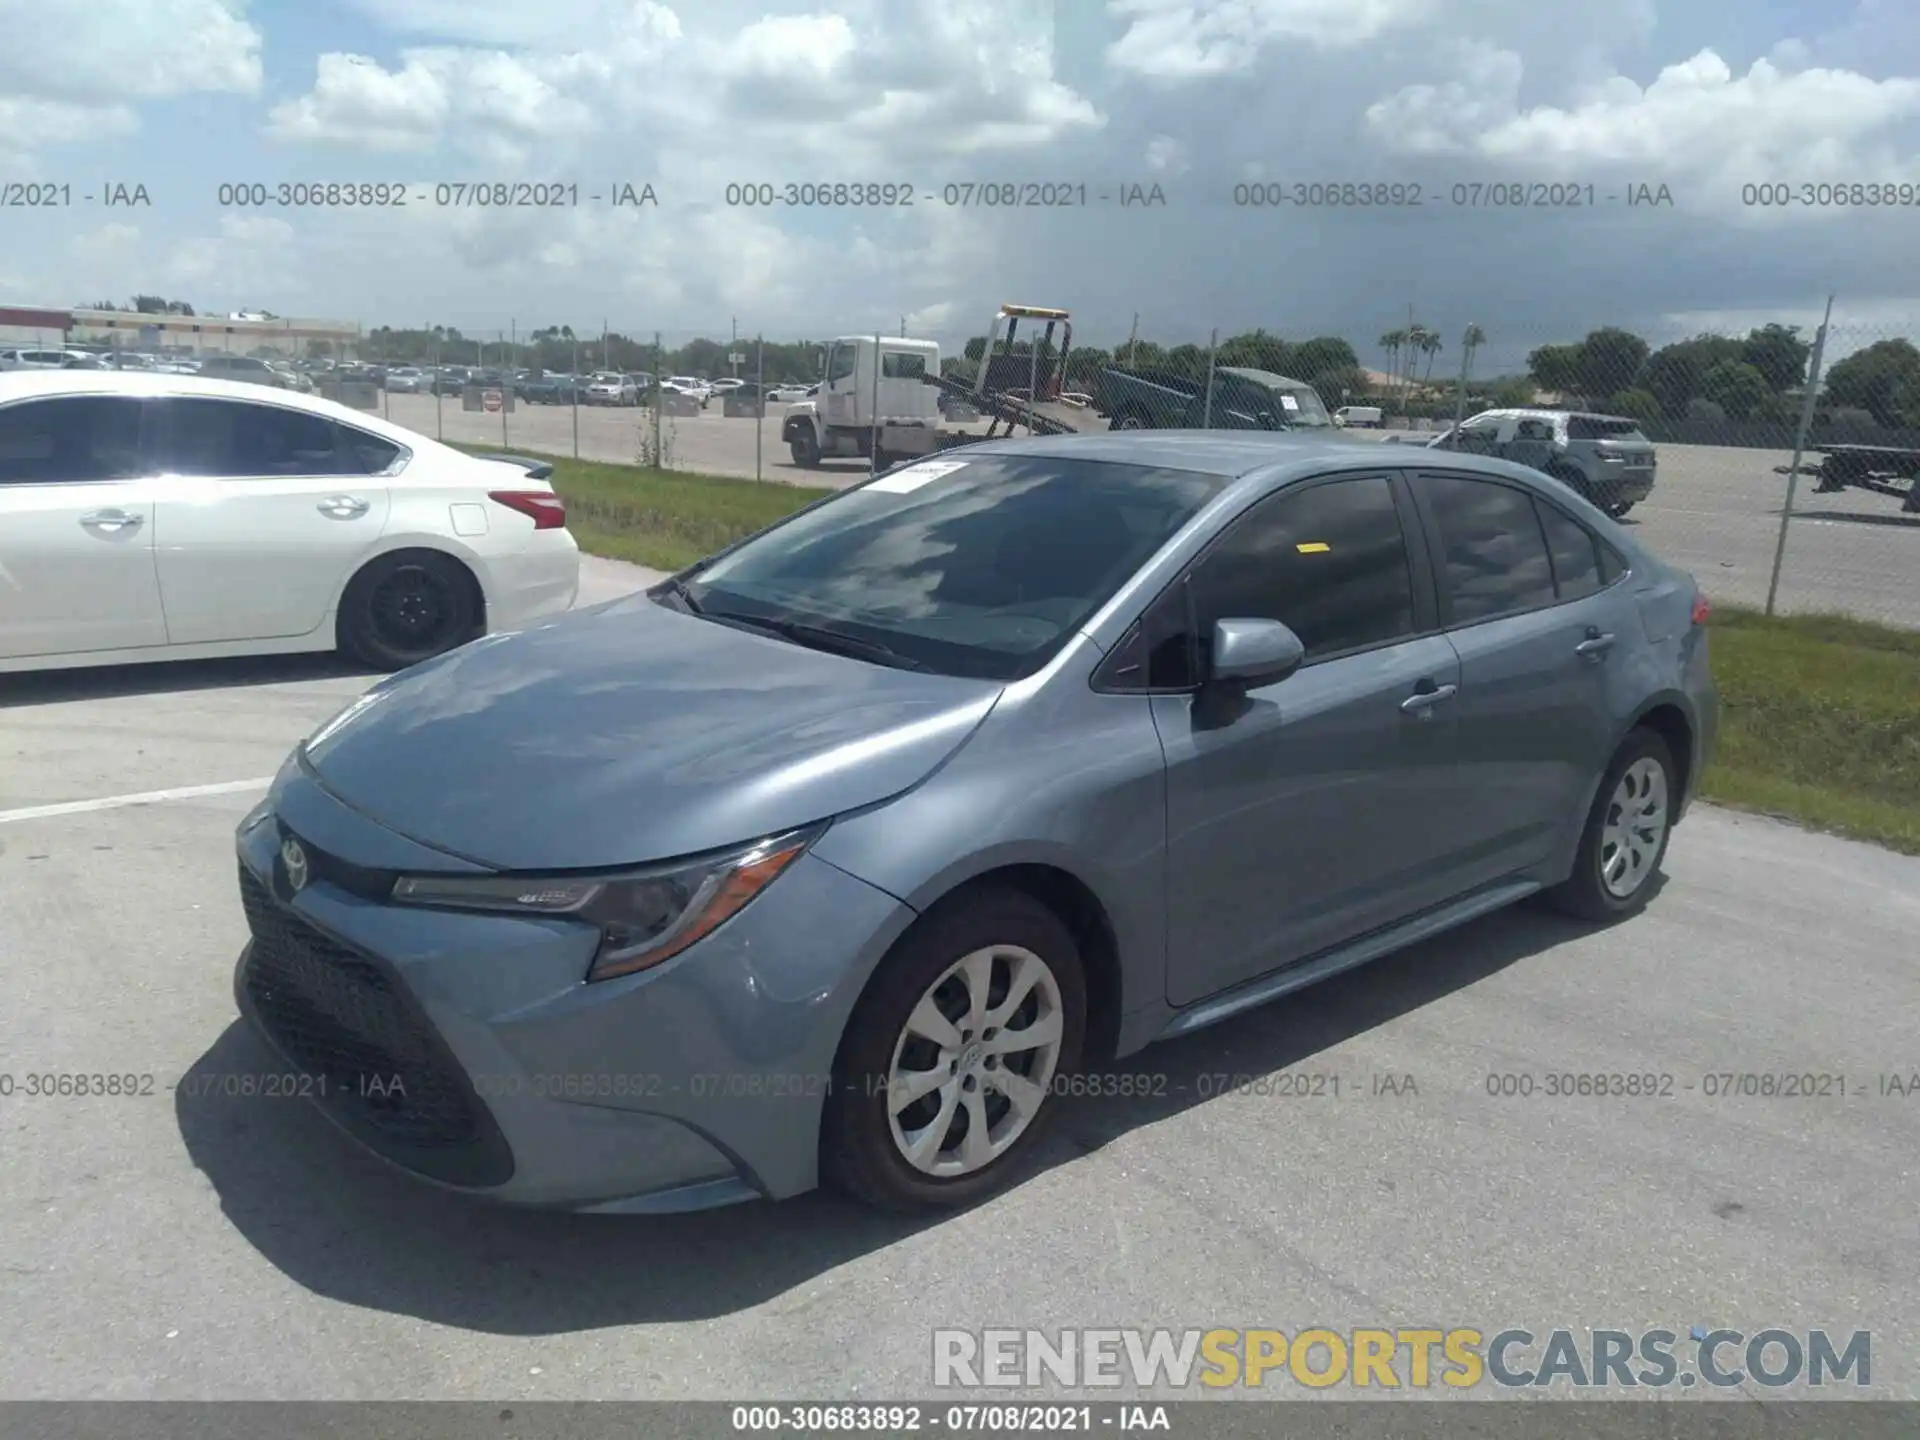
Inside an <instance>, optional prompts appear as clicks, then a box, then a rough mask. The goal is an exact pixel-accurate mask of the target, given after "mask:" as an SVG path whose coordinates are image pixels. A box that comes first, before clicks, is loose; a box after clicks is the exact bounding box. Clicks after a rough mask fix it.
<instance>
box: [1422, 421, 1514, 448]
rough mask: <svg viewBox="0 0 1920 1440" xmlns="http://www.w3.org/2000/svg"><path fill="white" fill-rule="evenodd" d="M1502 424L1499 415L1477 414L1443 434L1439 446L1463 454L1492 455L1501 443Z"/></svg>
mask: <svg viewBox="0 0 1920 1440" xmlns="http://www.w3.org/2000/svg"><path fill="white" fill-rule="evenodd" d="M1500 426H1501V417H1500V416H1499V415H1476V416H1475V417H1474V418H1473V419H1471V420H1468V421H1465V422H1463V423H1462V424H1461V425H1459V426H1458V427H1456V428H1455V429H1454V430H1453V431H1452V433H1450V434H1448V435H1446V436H1443V437H1442V438H1441V441H1440V444H1439V446H1438V447H1437V448H1439V449H1442V450H1457V451H1459V452H1460V453H1461V454H1463V455H1492V454H1494V453H1495V451H1496V448H1497V447H1498V445H1499V441H1500Z"/></svg>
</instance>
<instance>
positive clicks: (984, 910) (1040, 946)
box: [820, 887, 1087, 1214]
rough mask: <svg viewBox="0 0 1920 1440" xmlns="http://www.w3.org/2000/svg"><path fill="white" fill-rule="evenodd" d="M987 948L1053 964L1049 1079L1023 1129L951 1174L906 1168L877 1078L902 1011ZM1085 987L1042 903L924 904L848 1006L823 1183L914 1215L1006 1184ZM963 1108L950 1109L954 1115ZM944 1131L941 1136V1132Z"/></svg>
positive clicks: (975, 894) (1073, 1029)
mask: <svg viewBox="0 0 1920 1440" xmlns="http://www.w3.org/2000/svg"><path fill="white" fill-rule="evenodd" d="M991 945H1017V946H1019V947H1021V948H1022V949H1025V950H1028V951H1031V952H1032V953H1033V954H1034V955H1037V956H1039V957H1040V959H1041V960H1042V961H1044V962H1045V964H1046V966H1047V968H1048V969H1049V970H1050V971H1052V973H1053V977H1054V982H1055V985H1056V986H1057V988H1058V991H1059V995H1060V1014H1061V1040H1060V1051H1059V1055H1058V1059H1057V1061H1056V1064H1055V1068H1054V1072H1053V1080H1052V1081H1050V1082H1049V1083H1048V1084H1047V1085H1046V1086H1045V1087H1044V1089H1043V1098H1042V1099H1041V1101H1040V1104H1039V1108H1038V1109H1037V1110H1036V1111H1035V1112H1034V1115H1033V1118H1032V1119H1031V1120H1030V1121H1029V1122H1028V1124H1027V1128H1026V1130H1025V1131H1024V1132H1023V1133H1021V1134H1020V1135H1019V1136H1018V1137H1017V1138H1016V1139H1015V1140H1014V1141H1013V1143H1012V1144H1011V1145H1010V1146H1009V1147H1008V1148H1007V1150H1006V1151H1005V1152H1004V1153H1003V1154H1001V1155H999V1156H997V1157H996V1158H994V1159H993V1160H990V1161H988V1162H987V1163H986V1164H985V1165H984V1166H983V1167H981V1168H980V1169H978V1170H975V1171H973V1172H971V1173H969V1174H964V1175H959V1176H956V1177H953V1178H942V1177H937V1176H933V1175H929V1174H927V1173H925V1172H923V1171H921V1170H918V1169H916V1168H914V1166H913V1165H912V1164H911V1163H909V1162H908V1160H907V1159H906V1157H905V1156H904V1155H902V1154H901V1153H900V1149H899V1146H898V1145H897V1144H896V1143H895V1141H894V1137H893V1127H892V1124H891V1122H890V1117H889V1113H888V1100H889V1096H888V1093H887V1085H888V1076H889V1074H890V1073H891V1070H892V1064H893V1056H894V1050H895V1047H896V1045H897V1044H898V1043H899V1042H900V1038H901V1035H902V1032H903V1030H904V1028H905V1026H906V1023H907V1017H908V1016H909V1015H911V1014H912V1013H913V1010H914V1007H915V1006H916V1005H918V1004H919V1003H920V1000H921V998H922V997H923V996H924V995H925V994H926V993H927V991H928V988H929V987H930V986H932V985H933V984H934V983H935V982H936V981H937V980H938V979H939V978H940V975H941V973H942V972H943V971H945V970H947V969H948V968H949V967H951V966H952V965H953V964H955V962H957V961H958V960H960V959H961V958H962V957H963V956H966V955H969V954H972V953H973V952H974V951H976V950H980V949H983V948H985V947H987V946H991ZM1086 1017H1087V988H1086V975H1085V971H1084V970H1083V969H1082V967H1081V961H1080V951H1079V947H1078V946H1077V945H1075V943H1074V939H1073V935H1072V932H1071V931H1069V930H1068V929H1067V927H1066V926H1065V925H1064V924H1063V923H1062V922H1061V920H1060V918H1059V917H1058V916H1057V915H1055V914H1054V913H1053V912H1052V911H1051V910H1049V909H1048V908H1047V907H1046V906H1044V905H1042V904H1041V903H1040V902H1039V901H1038V900H1035V899H1033V898H1032V897H1031V896H1028V895H1025V894H1022V893H1021V892H1019V891H1017V890H1012V889H1005V888H1000V887H994V888H991V889H984V888H983V889H979V890H973V891H970V892H967V893H965V894H962V895H959V896H955V897H954V898H953V899H951V900H949V901H947V902H945V903H943V904H941V905H938V906H935V907H934V908H933V909H932V910H930V911H928V912H927V914H926V915H925V916H923V917H922V918H921V919H920V920H919V921H918V922H916V923H915V925H914V927H913V928H912V929H911V930H909V931H908V932H907V933H906V934H905V935H904V936H902V937H901V938H900V940H899V941H898V942H897V943H896V944H895V945H894V947H893V949H892V951H890V952H889V953H888V955H887V958H886V959H885V960H883V961H882V962H881V964H880V968H879V969H878V970H877V971H876V972H875V974H874V977H873V979H872V980H871V981H870V982H869V983H868V985H867V989H866V992H865V993H864V994H862V995H861V997H860V1001H859V1003H858V1004H857V1005H855V1007H854V1011H853V1015H852V1018H851V1019H849V1020H848V1022H847V1029H846V1033H845V1035H844V1036H843V1037H842V1039H841V1042H840V1053H839V1055H838V1056H837V1057H836V1058H835V1061H834V1074H833V1088H832V1091H831V1093H830V1094H829V1095H828V1097H827V1104H826V1110H825V1113H824V1115H823V1116H822V1119H821V1127H820V1175H821V1179H822V1180H823V1181H824V1182H825V1183H826V1184H827V1185H829V1186H831V1187H832V1188H833V1189H835V1190H838V1191H839V1192H840V1193H842V1194H844V1195H847V1196H849V1197H851V1198H853V1199H855V1200H858V1201H861V1202H862V1203H864V1204H866V1205H870V1206H873V1207H874V1208H876V1209H881V1210H890V1211H894V1212H897V1213H905V1214H914V1213H925V1212H928V1211H936V1210H948V1209H954V1208H957V1207H959V1206H963V1205H970V1204H972V1203H974V1202H975V1201H977V1200H981V1199H983V1198H985V1197H986V1196H988V1195H990V1194H992V1193H993V1192H995V1191H997V1190H999V1189H1001V1188H1002V1187H1003V1186H1005V1185H1007V1184H1009V1183H1010V1182H1011V1181H1012V1180H1013V1179H1014V1178H1015V1177H1016V1176H1017V1175H1018V1174H1019V1172H1020V1169H1021V1167H1022V1165H1023V1163H1024V1162H1025V1161H1026V1160H1027V1159H1028V1158H1029V1157H1030V1156H1031V1155H1032V1153H1033V1147H1034V1145H1035V1143H1036V1142H1037V1141H1038V1140H1039V1138H1040V1137H1041V1136H1042V1135H1043V1134H1044V1133H1045V1131H1046V1128H1047V1126H1048V1124H1049V1123H1050V1122H1051V1120H1052V1118H1053V1113H1054V1111H1055V1110H1056V1109H1058V1107H1059V1099H1058V1096H1057V1094H1056V1093H1055V1092H1056V1090H1057V1087H1058V1082H1059V1080H1060V1078H1061V1077H1063V1076H1069V1075H1072V1074H1074V1073H1075V1072H1076V1071H1077V1069H1078V1068H1079V1065H1080V1059H1081V1054H1082V1051H1083V1048H1084V1045H1085V1039H1086ZM961 1113H964V1112H956V1115H955V1119H956V1121H957V1120H958V1118H959V1115H960V1114H961ZM948 1133H951V1132H948Z"/></svg>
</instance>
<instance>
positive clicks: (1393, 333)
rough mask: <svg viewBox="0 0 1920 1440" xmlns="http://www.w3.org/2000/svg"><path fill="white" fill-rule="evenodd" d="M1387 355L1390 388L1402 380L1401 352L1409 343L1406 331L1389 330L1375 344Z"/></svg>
mask: <svg viewBox="0 0 1920 1440" xmlns="http://www.w3.org/2000/svg"><path fill="white" fill-rule="evenodd" d="M1375 343H1377V344H1378V345H1379V346H1380V348H1381V349H1382V350H1384V351H1386V354H1387V380H1388V384H1389V387H1391V386H1392V385H1393V384H1394V383H1396V382H1397V381H1398V380H1399V378H1400V364H1399V358H1400V350H1401V347H1402V346H1404V345H1405V344H1406V343H1407V332H1406V331H1405V330H1389V331H1387V333H1386V334H1384V335H1382V336H1381V337H1380V339H1379V340H1378V341H1377V342H1375Z"/></svg>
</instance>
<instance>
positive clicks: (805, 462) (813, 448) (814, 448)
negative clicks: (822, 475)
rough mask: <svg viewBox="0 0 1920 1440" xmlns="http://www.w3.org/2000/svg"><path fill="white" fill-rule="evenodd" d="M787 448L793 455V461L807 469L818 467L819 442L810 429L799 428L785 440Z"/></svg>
mask: <svg viewBox="0 0 1920 1440" xmlns="http://www.w3.org/2000/svg"><path fill="white" fill-rule="evenodd" d="M787 449H788V450H789V451H790V452H791V453H792V455H793V463H794V464H796V465H799V466H802V467H804V468H805V469H808V470H817V469H819V467H820V442H819V440H817V439H816V438H815V437H814V433H813V431H811V430H800V431H798V432H796V433H795V435H794V437H793V439H791V440H789V441H788V442H787Z"/></svg>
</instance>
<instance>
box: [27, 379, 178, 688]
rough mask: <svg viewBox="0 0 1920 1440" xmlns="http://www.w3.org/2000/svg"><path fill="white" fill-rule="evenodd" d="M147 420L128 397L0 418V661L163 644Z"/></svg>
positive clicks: (141, 406) (30, 403) (38, 407)
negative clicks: (146, 451)
mask: <svg viewBox="0 0 1920 1440" xmlns="http://www.w3.org/2000/svg"><path fill="white" fill-rule="evenodd" d="M150 410H151V407H150V406H149V405H148V404H147V403H145V402H143V401H141V400H139V399H137V398H135V397H133V396H128V395H62V396H52V397H47V398H42V399H34V400H21V401H17V402H15V403H14V404H11V405H7V406H4V407H0V659H4V660H18V659H23V658H27V657H30V656H35V655H48V656H52V655H71V654H78V653H82V652H86V651H94V650H132V649H138V648H143V647H146V646H151V645H164V644H166V642H167V630H166V622H165V620H164V619H163V617H162V613H161V606H160V587H159V581H158V578H157V576H156V574H155V570H154V560H153V530H154V526H153V514H154V501H153V490H152V486H151V483H150V481H149V480H148V478H147V476H146V473H145V472H146V465H145V460H144V452H143V448H142V446H143V433H142V432H143V429H144V427H145V426H146V424H147V422H148V421H149V420H150Z"/></svg>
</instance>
